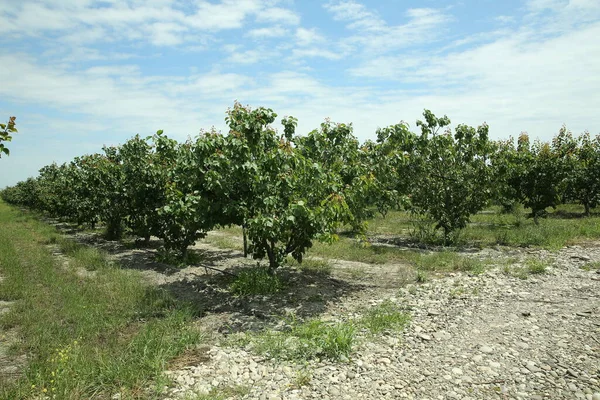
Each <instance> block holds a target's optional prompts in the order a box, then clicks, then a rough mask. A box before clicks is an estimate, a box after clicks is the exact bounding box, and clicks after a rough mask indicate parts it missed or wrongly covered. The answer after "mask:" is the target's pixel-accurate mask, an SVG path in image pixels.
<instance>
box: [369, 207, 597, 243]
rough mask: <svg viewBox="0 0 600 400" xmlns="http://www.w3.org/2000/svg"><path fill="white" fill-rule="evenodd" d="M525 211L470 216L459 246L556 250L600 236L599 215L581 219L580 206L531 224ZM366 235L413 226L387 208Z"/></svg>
mask: <svg viewBox="0 0 600 400" xmlns="http://www.w3.org/2000/svg"><path fill="white" fill-rule="evenodd" d="M527 212H528V210H522V209H520V210H518V211H516V212H514V213H509V214H502V213H501V212H500V208H499V207H491V208H490V209H488V210H485V211H484V212H481V213H479V214H476V215H473V216H472V218H471V223H470V224H469V225H468V226H467V227H466V228H465V229H463V230H462V231H461V232H460V236H459V242H458V244H459V245H473V244H476V245H479V246H491V245H496V244H500V245H505V246H536V247H543V248H546V249H550V250H555V249H559V248H561V247H564V246H566V245H569V244H572V243H576V242H577V241H579V240H582V239H595V238H597V237H599V236H600V217H599V216H598V213H597V212H596V211H595V210H593V213H592V215H593V216H592V217H588V218H583V217H582V213H583V207H581V206H578V205H574V204H563V205H560V206H558V207H557V209H556V210H552V209H548V213H549V215H548V218H543V219H541V220H540V224H539V225H535V224H534V222H533V220H531V219H528V218H526V217H525V215H526V213H527ZM368 229H369V234H376V235H390V236H397V237H405V238H408V237H409V232H410V231H411V230H412V229H414V226H413V222H412V220H411V216H410V214H408V213H407V212H403V211H391V212H389V214H388V215H387V216H386V218H383V217H381V215H376V216H375V217H374V218H373V219H372V220H370V221H369V228H368Z"/></svg>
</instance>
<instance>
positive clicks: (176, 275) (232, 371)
mask: <svg viewBox="0 0 600 400" xmlns="http://www.w3.org/2000/svg"><path fill="white" fill-rule="evenodd" d="M75 237H76V238H77V239H78V240H80V241H82V242H86V243H88V244H93V245H95V246H97V247H100V248H102V249H103V250H106V251H108V252H109V254H112V257H114V258H115V259H116V260H118V261H119V262H120V263H121V265H123V266H124V267H125V268H132V269H138V270H140V272H141V273H142V274H143V275H144V276H145V277H146V278H147V280H148V282H151V283H152V284H154V285H157V286H160V287H163V288H165V289H167V290H169V291H170V292H171V293H173V294H174V295H175V296H176V297H177V298H179V299H181V300H185V301H189V302H191V303H192V304H197V305H198V307H199V308H198V315H199V320H198V326H199V327H200V328H201V329H203V330H204V331H205V333H206V341H205V344H204V345H202V346H201V347H199V348H197V349H193V350H192V351H191V352H190V353H189V354H186V355H185V356H184V357H182V358H181V359H179V360H177V361H176V362H175V363H174V364H173V365H172V366H171V371H168V375H169V376H170V377H171V378H172V380H173V382H174V383H173V385H171V386H170V387H168V388H167V391H168V395H167V397H166V399H167V400H176V399H186V400H188V399H189V400H195V399H203V400H204V399H212V398H214V399H223V398H236V399H290V400H292V399H397V398H400V399H402V398H406V399H431V400H433V399H587V400H600V269H599V268H600V243H597V242H590V243H585V244H582V245H581V246H570V247H567V248H564V249H562V250H560V251H558V252H548V251H545V250H533V249H522V248H506V247H497V248H494V249H489V248H488V249H484V250H471V251H465V252H464V253H463V255H465V256H469V257H475V258H480V259H482V260H486V265H487V268H486V270H485V272H484V273H482V274H472V273H450V274H444V275H436V276H432V277H430V278H429V279H427V281H426V282H421V283H414V282H415V278H416V275H415V272H414V270H412V269H411V268H410V266H408V265H391V264H385V265H371V264H363V263H359V262H348V261H340V260H329V261H330V264H332V265H333V270H332V271H331V274H330V275H327V274H324V275H318V274H317V275H314V274H303V273H299V272H298V271H295V270H294V269H289V268H286V269H285V270H283V271H281V272H282V273H283V275H284V278H285V279H286V281H287V282H288V283H289V287H288V289H286V290H284V292H283V293H280V294H278V295H274V296H254V297H245V298H239V297H235V296H231V294H230V293H228V292H227V290H223V288H224V287H226V286H227V285H226V282H227V280H228V279H231V278H230V277H228V276H227V275H226V274H225V275H223V274H220V273H218V272H216V270H227V271H229V272H234V273H235V272H238V271H239V269H240V268H244V267H248V266H252V265H254V264H255V262H254V261H252V260H248V259H245V258H243V257H242V255H241V254H240V253H239V252H237V251H234V250H223V249H219V248H215V247H214V246H212V245H210V244H209V243H206V242H205V243H200V244H198V245H197V246H196V247H195V252H196V254H197V255H198V257H199V260H198V263H196V264H197V266H194V267H187V268H183V269H182V268H174V267H171V266H169V265H167V264H163V263H160V262H156V259H155V255H156V247H157V246H152V245H151V246H150V247H149V248H146V249H140V248H136V246H127V245H125V246H124V245H123V244H119V243H116V242H108V241H104V240H102V239H101V238H100V237H99V235H95V234H86V233H80V234H77V233H75ZM380 245H397V244H389V243H381V244H380ZM532 260H533V262H534V264H535V263H536V262H537V265H538V266H541V267H542V270H541V271H537V272H541V273H535V274H534V273H531V271H530V270H528V268H530V266H531V261H532ZM383 302H392V303H394V304H397V305H398V307H399V309H402V310H405V311H406V312H408V313H410V315H411V322H410V324H409V325H408V326H407V327H406V328H405V329H404V330H403V331H393V330H392V331H386V332H384V333H383V334H378V335H375V336H372V335H365V334H363V333H361V332H359V334H358V341H357V343H356V344H355V346H354V348H353V352H352V353H351V354H350V356H349V357H347V358H346V357H342V360H341V361H330V360H310V361H304V362H289V361H277V360H273V359H270V358H268V357H266V356H264V355H257V354H255V353H254V352H253V351H252V348H251V345H248V344H240V343H237V342H235V343H234V344H233V345H232V344H231V343H232V340H231V337H234V336H235V335H244V334H245V333H252V332H260V331H263V330H270V329H280V328H281V325H282V316H283V315H285V314H293V315H295V316H296V317H297V318H299V319H300V320H301V319H305V318H318V319H320V320H323V321H327V322H332V323H335V322H339V321H346V320H348V319H350V318H353V317H354V316H360V313H361V312H363V311H364V310H365V308H368V307H373V306H376V305H378V304H381V303H383ZM8 306H9V305H8V304H6V305H3V304H0V312H1V311H2V309H5V308H6V307H8ZM232 335H233V336H232ZM0 350H1V349H0ZM1 356H2V354H1V351H0V357H1Z"/></svg>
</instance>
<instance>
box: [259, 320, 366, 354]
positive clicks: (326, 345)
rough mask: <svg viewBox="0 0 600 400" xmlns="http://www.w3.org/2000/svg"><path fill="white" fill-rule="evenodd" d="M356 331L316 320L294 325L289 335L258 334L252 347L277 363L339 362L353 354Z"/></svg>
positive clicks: (350, 325) (283, 333)
mask: <svg viewBox="0 0 600 400" xmlns="http://www.w3.org/2000/svg"><path fill="white" fill-rule="evenodd" d="M355 330H356V328H355V326H354V324H352V323H351V322H339V323H335V324H328V323H325V322H323V321H320V320H316V319H313V320H309V321H306V322H300V323H299V322H297V321H292V323H291V329H290V330H289V331H286V332H277V331H265V332H262V333H259V334H256V335H255V336H254V337H253V338H252V339H251V341H250V347H251V348H252V349H253V350H254V351H256V352H257V353H259V354H263V355H266V356H269V357H272V358H275V359H284V360H297V361H302V360H304V361H306V360H311V359H316V358H328V359H332V360H339V359H340V358H342V356H347V355H348V354H349V353H350V351H351V350H352V346H353V344H354V341H355Z"/></svg>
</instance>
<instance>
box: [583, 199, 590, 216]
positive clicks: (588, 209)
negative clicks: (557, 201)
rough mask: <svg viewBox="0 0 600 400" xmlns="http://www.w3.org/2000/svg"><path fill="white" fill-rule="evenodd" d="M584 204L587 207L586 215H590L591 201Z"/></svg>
mask: <svg viewBox="0 0 600 400" xmlns="http://www.w3.org/2000/svg"><path fill="white" fill-rule="evenodd" d="M583 206H584V207H585V216H586V217H589V216H590V203H589V202H587V201H586V202H585V203H583Z"/></svg>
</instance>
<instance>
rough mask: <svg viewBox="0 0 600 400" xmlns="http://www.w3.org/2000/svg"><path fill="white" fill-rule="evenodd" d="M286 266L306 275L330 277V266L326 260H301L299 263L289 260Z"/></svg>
mask: <svg viewBox="0 0 600 400" xmlns="http://www.w3.org/2000/svg"><path fill="white" fill-rule="evenodd" d="M287 264H288V265H289V266H290V267H294V268H296V269H298V270H300V271H302V272H304V273H306V274H312V275H320V276H329V275H331V271H332V269H333V268H332V266H331V264H330V263H329V262H328V261H327V260H320V259H314V258H308V259H304V260H302V262H301V263H299V262H297V261H296V260H294V259H291V258H290V259H289V260H288V261H287Z"/></svg>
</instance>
